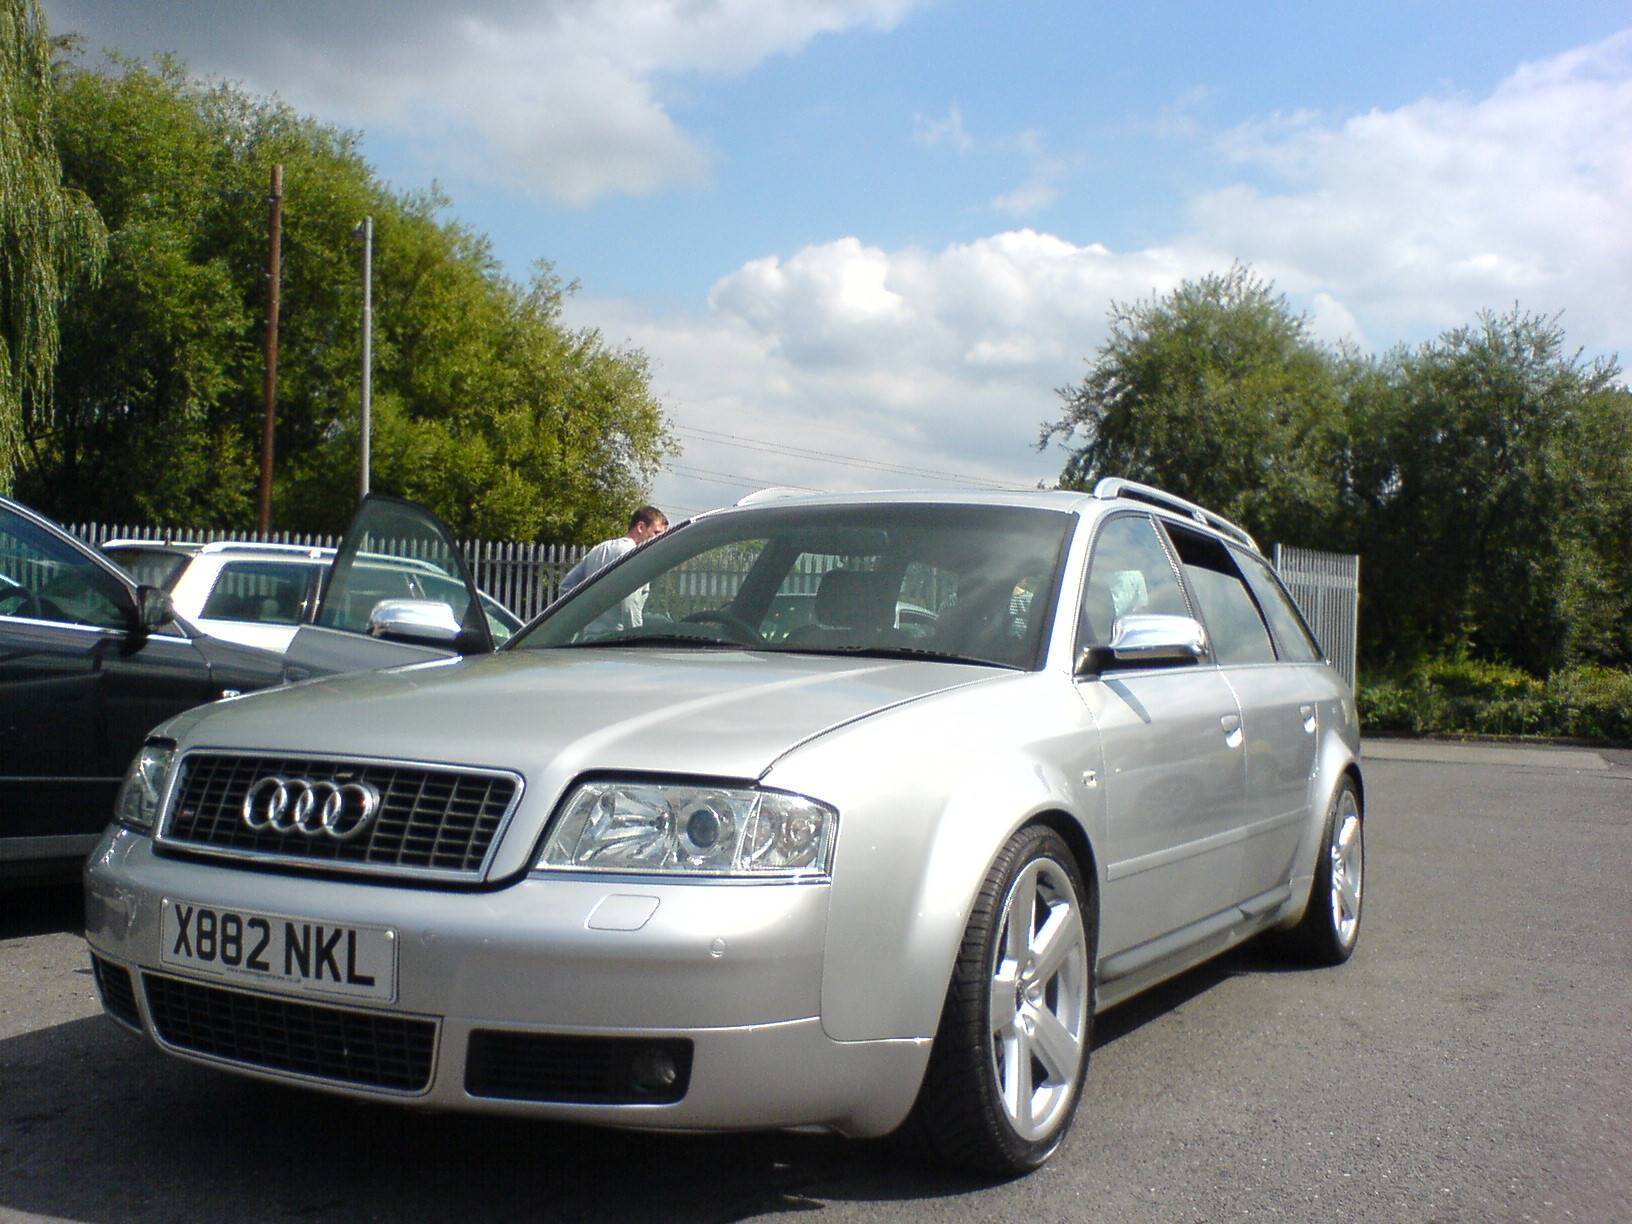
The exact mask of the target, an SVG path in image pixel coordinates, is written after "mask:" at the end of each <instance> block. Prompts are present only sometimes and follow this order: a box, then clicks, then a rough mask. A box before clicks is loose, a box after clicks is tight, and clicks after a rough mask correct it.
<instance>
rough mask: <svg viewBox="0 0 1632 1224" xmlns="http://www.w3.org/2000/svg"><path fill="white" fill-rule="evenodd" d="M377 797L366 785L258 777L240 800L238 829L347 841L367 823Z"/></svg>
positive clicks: (377, 794) (372, 789) (377, 809)
mask: <svg viewBox="0 0 1632 1224" xmlns="http://www.w3.org/2000/svg"><path fill="white" fill-rule="evenodd" d="M379 810H380V792H379V791H378V790H377V789H376V788H375V787H374V786H373V784H372V783H369V782H326V781H325V782H313V781H312V780H311V779H310V778H280V777H277V776H273V777H270V778H262V779H261V780H260V781H259V782H257V783H255V785H254V786H252V787H250V788H249V794H247V795H245V796H244V808H243V813H244V824H245V825H246V826H247V827H248V828H250V829H253V830H254V831H255V832H257V833H260V832H272V833H279V834H288V833H299V834H301V835H302V836H303V837H332V838H334V839H335V840H336V841H350V840H351V839H352V838H354V837H356V836H357V835H358V834H359V833H361V832H362V831H363V830H364V829H366V828H368V826H369V824H370V823H372V822H373V820H374V816H375V814H376V813H377V812H378V811H379Z"/></svg>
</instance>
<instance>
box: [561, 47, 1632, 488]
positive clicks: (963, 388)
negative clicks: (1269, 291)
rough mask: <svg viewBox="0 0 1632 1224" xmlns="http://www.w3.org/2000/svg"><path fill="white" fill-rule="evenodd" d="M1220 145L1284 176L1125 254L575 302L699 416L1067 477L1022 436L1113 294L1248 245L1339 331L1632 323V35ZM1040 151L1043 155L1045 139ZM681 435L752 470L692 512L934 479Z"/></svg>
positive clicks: (989, 471)
mask: <svg viewBox="0 0 1632 1224" xmlns="http://www.w3.org/2000/svg"><path fill="white" fill-rule="evenodd" d="M1022 148H1023V149H1024V148H1025V146H1024V145H1022ZM1222 148H1223V150H1224V151H1225V152H1226V153H1227V154H1228V156H1229V157H1230V158H1231V159H1233V161H1232V164H1236V165H1239V166H1241V167H1244V168H1245V169H1248V170H1250V171H1252V172H1254V173H1256V174H1260V175H1264V174H1267V175H1269V176H1271V177H1272V178H1273V179H1274V180H1275V181H1276V183H1277V186H1276V188H1275V189H1274V190H1270V189H1268V188H1266V187H1265V186H1263V185H1261V184H1257V183H1247V182H1233V183H1227V184H1225V185H1223V186H1219V187H1217V188H1214V189H1212V190H1210V191H1207V192H1205V193H1203V194H1200V195H1198V196H1196V197H1195V198H1194V199H1193V200H1192V202H1191V207H1190V213H1189V217H1190V224H1189V226H1188V230H1187V232H1186V233H1185V234H1183V235H1182V236H1180V237H1178V238H1176V239H1175V240H1174V241H1173V242H1171V243H1168V244H1165V245H1163V246H1160V247H1152V248H1149V249H1145V250H1138V251H1126V252H1116V251H1112V250H1110V249H1108V248H1106V247H1105V246H1103V245H1100V244H1096V243H1077V242H1072V241H1070V240H1068V239H1065V238H1062V237H1059V236H1056V235H1051V234H1047V233H1042V232H1038V231H1037V230H1034V229H1013V230H1007V231H1005V232H1002V233H997V234H993V235H991V236H989V237H985V238H980V239H978V240H975V241H972V242H964V243H957V244H953V245H949V246H946V247H944V248H942V249H940V250H934V251H930V250H923V249H919V248H912V247H909V248H904V249H899V250H885V249H883V248H880V247H877V246H873V245H869V244H868V243H866V242H864V241H863V240H861V239H860V238H856V237H848V238H842V239H838V240H835V241H832V242H826V243H820V244H815V245H811V246H807V247H805V248H804V249H802V250H799V251H797V252H795V253H793V254H792V255H789V256H787V257H785V258H779V257H776V256H768V257H765V258H761V259H756V260H753V261H751V262H749V263H747V264H744V265H743V266H742V267H740V268H738V269H737V270H736V271H734V272H731V273H729V274H728V275H726V276H724V277H722V278H721V279H720V280H719V281H718V282H717V283H716V285H715V286H714V289H713V292H712V294H711V295H710V300H709V304H710V311H709V313H708V314H707V315H706V316H701V317H689V318H672V317H671V318H668V319H657V318H652V317H650V316H648V315H645V314H643V313H641V312H640V311H638V310H633V309H630V308H627V307H623V306H617V305H615V304H610V303H594V304H593V305H591V304H588V303H583V304H580V305H579V306H578V307H577V309H580V310H583V311H584V312H585V317H586V318H587V317H593V316H595V315H596V314H597V313H599V312H602V311H622V312H623V313H622V314H621V316H620V317H621V318H622V320H623V325H624V327H625V329H626V332H627V334H628V335H629V336H630V337H631V338H632V339H633V341H634V342H635V343H637V344H639V345H640V346H641V347H643V348H644V349H645V350H646V351H647V352H648V353H650V354H651V355H652V356H653V357H654V359H655V361H656V366H657V379H656V382H657V386H658V388H659V390H660V392H661V393H662V394H663V395H664V396H665V398H666V400H667V402H668V403H669V405H670V406H671V410H672V412H673V415H674V417H675V419H676V421H677V422H678V423H679V425H680V426H681V427H682V429H683V430H685V429H687V428H695V427H702V428H703V429H706V430H712V431H723V432H725V433H728V434H734V435H737V436H738V437H739V438H740V437H746V438H751V439H771V440H778V439H780V440H783V441H784V442H785V443H787V444H788V445H798V446H802V447H804V448H806V449H819V450H825V451H829V452H832V453H835V454H843V455H849V456H868V457H872V458H874V459H876V460H881V461H886V462H891V463H895V464H899V465H904V466H912V467H917V468H920V469H925V470H934V471H942V472H947V473H956V474H961V475H964V476H974V477H979V478H981V479H991V480H1000V481H1008V482H1011V483H1018V484H1028V483H1032V482H1034V481H1036V480H1038V479H1050V478H1052V477H1054V476H1056V475H1057V474H1058V472H1059V469H1060V466H1061V456H1060V455H1059V454H1058V452H1055V453H1051V454H1047V455H1039V454H1037V453H1036V452H1035V451H1034V450H1032V448H1031V446H1030V443H1031V442H1032V441H1033V440H1034V439H1035V437H1036V435H1037V431H1038V428H1039V425H1040V423H1041V422H1042V421H1044V420H1045V419H1052V418H1053V417H1055V416H1057V415H1058V413H1059V411H1060V404H1059V401H1058V399H1057V398H1056V396H1055V395H1054V388H1056V387H1059V386H1063V385H1068V384H1070V383H1073V382H1075V381H1076V380H1077V379H1079V378H1080V377H1081V375H1082V373H1083V372H1084V368H1085V365H1084V363H1085V360H1086V359H1088V358H1091V357H1092V355H1093V354H1094V352H1095V351H1096V349H1097V348H1098V346H1099V345H1100V344H1101V343H1102V342H1103V339H1104V336H1105V327H1106V310H1107V307H1108V306H1109V305H1110V303H1111V302H1113V301H1119V302H1124V303H1126V302H1131V301H1135V300H1139V299H1144V298H1148V297H1149V296H1151V295H1152V294H1161V293H1164V292H1166V291H1168V290H1169V289H1172V288H1173V287H1175V286H1176V285H1177V284H1178V283H1179V282H1180V281H1181V280H1182V279H1184V278H1186V277H1195V276H1199V275H1202V274H1204V273H1207V272H1216V271H1222V270H1224V269H1226V268H1228V267H1229V265H1230V264H1231V262H1232V261H1233V260H1236V259H1240V260H1243V261H1247V262H1250V263H1252V264H1253V266H1254V268H1255V270H1256V271H1257V272H1258V273H1259V274H1260V275H1263V276H1266V277H1268V278H1269V279H1271V280H1273V281H1274V282H1275V283H1276V284H1277V285H1278V286H1279V287H1280V288H1281V289H1282V290H1284V291H1286V292H1287V293H1288V294H1289V295H1290V296H1291V298H1292V300H1293V303H1294V305H1295V306H1297V307H1299V308H1301V309H1304V310H1306V311H1307V312H1308V313H1309V317H1310V326H1311V329H1312V331H1313V333H1314V334H1315V335H1316V336H1317V337H1318V338H1320V339H1322V340H1326V341H1330V342H1336V341H1339V340H1342V339H1345V338H1347V339H1352V340H1354V341H1355V342H1356V343H1358V344H1360V345H1361V346H1362V347H1369V346H1372V345H1387V344H1391V343H1394V342H1395V341H1397V340H1401V339H1413V338H1416V337H1417V336H1428V335H1433V334H1435V333H1437V332H1438V331H1439V330H1441V329H1443V328H1444V327H1447V326H1454V325H1458V324H1462V323H1466V322H1468V321H1470V320H1471V319H1472V317H1473V315H1474V313H1475V312H1476V311H1478V310H1480V309H1482V308H1495V309H1503V308H1506V307H1507V306H1509V305H1511V304H1512V303H1513V302H1514V301H1515V300H1517V301H1518V302H1519V304H1520V305H1521V306H1523V307H1525V308H1526V309H1530V310H1535V311H1541V312H1552V311H1555V310H1561V309H1562V310H1564V311H1565V312H1566V313H1565V320H1564V322H1565V326H1566V328H1567V329H1568V334H1569V336H1570V338H1571V340H1572V341H1575V342H1577V343H1582V344H1585V345H1587V346H1588V347H1589V348H1593V347H1598V348H1602V349H1612V348H1614V347H1615V345H1616V344H1617V343H1618V342H1621V341H1624V338H1625V337H1626V336H1627V335H1628V334H1632V226H1629V225H1627V223H1626V218H1627V217H1629V216H1632V33H1628V34H1623V35H1621V36H1618V37H1616V38H1613V39H1609V40H1607V41H1606V42H1603V43H1600V44H1597V45H1595V46H1592V47H1587V48H1582V49H1581V50H1579V51H1576V52H1572V53H1570V54H1568V55H1564V56H1560V57H1557V58H1555V59H1552V60H1548V61H1545V62H1541V63H1537V64H1531V65H1527V66H1525V67H1523V68H1521V69H1519V70H1518V71H1516V72H1514V73H1513V74H1512V75H1511V76H1510V77H1509V78H1508V79H1507V80H1506V81H1504V82H1503V83H1502V84H1501V85H1500V86H1499V87H1498V88H1497V89H1495V90H1494V91H1492V92H1491V93H1490V94H1489V96H1487V97H1483V98H1462V97H1454V98H1430V99H1425V100H1422V101H1419V102H1416V103H1413V104H1412V105H1409V106H1404V107H1400V108H1398V109H1395V110H1391V111H1372V112H1369V113H1367V114H1364V115H1358V116H1354V117H1352V118H1348V119H1344V120H1336V121H1329V120H1323V119H1321V118H1320V117H1318V116H1315V115H1312V114H1297V115H1289V116H1280V117H1275V118H1272V119H1269V120H1266V121H1264V122H1262V123H1259V124H1255V125H1251V126H1247V127H1241V128H1238V129H1235V130H1234V131H1231V132H1229V133H1227V134H1226V136H1225V137H1224V138H1223V140H1222ZM1029 151H1030V152H1032V153H1034V154H1035V155H1036V156H1038V157H1039V158H1041V157H1042V145H1041V141H1040V140H1036V141H1035V142H1034V143H1033V144H1032V145H1031V146H1030V149H1029ZM682 436H683V438H684V440H685V442H686V445H687V448H688V450H687V455H686V457H685V458H684V459H683V460H682V461H681V463H682V464H683V465H685V466H688V467H692V468H693V470H696V469H697V468H702V469H707V470H708V471H712V472H715V473H720V472H724V473H732V474H737V475H739V476H741V477H742V484H741V485H739V486H737V487H732V486H731V485H730V483H729V482H726V483H724V484H722V483H718V478H717V477H716V483H712V484H706V485H705V484H701V483H697V482H695V481H691V480H688V479H687V478H685V477H682V476H669V477H666V478H665V479H664V481H662V482H660V484H659V486H658V492H659V493H660V494H662V495H664V496H669V497H671V498H675V499H678V500H680V501H683V502H685V503H688V504H691V505H694V506H702V505H713V504H718V503H720V502H722V501H727V500H730V499H732V498H734V497H735V496H738V495H739V494H740V493H741V492H744V491H746V489H747V488H748V487H750V486H751V485H753V484H755V483H786V484H796V485H820V486H823V487H829V488H858V487H870V486H871V487H876V486H879V485H903V484H911V485H934V484H936V483H941V482H939V481H937V479H935V478H933V477H927V476H913V475H905V474H888V473H881V472H878V471H866V470H862V469H857V468H853V467H846V466H843V465H838V464H831V463H824V462H822V461H820V460H819V459H813V458H811V457H809V456H805V457H799V456H794V455H792V454H789V453H786V451H785V450H784V451H783V452H781V453H773V452H768V451H765V450H757V451H755V450H748V449H743V448H740V447H738V448H733V447H731V446H729V445H726V444H724V443H722V442H721V441H720V439H719V438H718V437H717V436H704V435H699V434H683V435H682Z"/></svg>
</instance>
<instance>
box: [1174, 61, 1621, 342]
mask: <svg viewBox="0 0 1632 1224" xmlns="http://www.w3.org/2000/svg"><path fill="white" fill-rule="evenodd" d="M1223 148H1224V150H1225V151H1226V152H1227V153H1228V154H1229V155H1230V156H1231V157H1232V158H1234V159H1235V160H1236V161H1237V162H1238V163H1240V164H1242V165H1244V166H1246V167H1248V168H1251V169H1256V170H1261V171H1265V172H1267V173H1269V174H1270V175H1272V176H1274V177H1276V178H1278V179H1279V180H1280V184H1281V186H1280V187H1279V189H1277V190H1266V189H1263V188H1261V187H1258V186H1249V185H1246V184H1242V183H1236V184H1231V185H1228V186H1225V187H1222V188H1219V189H1217V190H1213V191H1210V192H1207V193H1205V194H1202V195H1200V196H1198V197H1197V198H1196V199H1195V200H1194V201H1192V205H1191V219H1192V223H1193V225H1194V228H1195V231H1196V233H1197V234H1199V235H1201V236H1203V237H1204V238H1205V240H1206V241H1207V242H1208V243H1209V244H1210V245H1216V246H1219V247H1221V248H1223V249H1225V250H1228V251H1230V252H1232V253H1233V254H1234V255H1236V256H1237V257H1239V258H1240V259H1242V260H1246V261H1250V262H1252V263H1253V264H1254V265H1255V266H1256V267H1257V268H1258V269H1259V271H1260V272H1263V273H1265V274H1266V275H1271V276H1273V277H1274V279H1275V280H1276V281H1277V282H1278V283H1279V284H1280V285H1281V287H1282V288H1284V289H1287V290H1289V291H1291V292H1293V293H1298V294H1309V295H1313V294H1317V293H1324V294H1326V295H1327V296H1328V298H1329V300H1330V302H1331V303H1333V304H1337V303H1341V304H1342V306H1343V308H1344V310H1346V311H1347V312H1349V313H1350V314H1351V315H1352V316H1353V317H1355V318H1357V319H1364V320H1366V323H1367V327H1368V329H1369V330H1371V331H1373V332H1374V333H1376V334H1378V335H1398V334H1411V333H1416V332H1422V331H1428V332H1433V331H1437V330H1439V329H1441V328H1444V327H1447V326H1453V325H1456V324H1460V323H1464V322H1467V321H1468V320H1469V319H1470V318H1471V317H1472V315H1473V314H1474V312H1476V311H1477V310H1479V309H1481V308H1487V307H1489V308H1496V309H1501V308H1505V307H1508V306H1511V305H1512V304H1513V303H1514V302H1515V301H1517V302H1518V303H1519V305H1520V306H1522V307H1524V308H1526V309H1531V310H1536V311H1544V312H1551V311H1554V310H1559V309H1563V310H1565V311H1566V312H1567V313H1566V318H1565V325H1566V327H1567V329H1568V331H1569V334H1570V337H1571V339H1572V340H1576V341H1578V342H1580V343H1582V344H1586V345H1588V346H1589V347H1605V348H1612V347H1614V345H1615V344H1616V343H1617V342H1624V339H1625V337H1626V336H1627V335H1628V334H1629V333H1632V225H1629V224H1628V223H1627V218H1628V217H1629V216H1632V31H1628V32H1624V33H1622V34H1619V35H1617V36H1615V37H1613V38H1610V39H1607V40H1605V41H1603V42H1600V43H1597V44H1594V45H1592V46H1588V47H1583V48H1580V49H1578V50H1575V51H1571V52H1569V53H1567V54H1565V55H1560V56H1557V57H1555V58H1553V59H1549V60H1544V61H1540V62H1537V63H1534V64H1528V65H1525V66H1523V67H1521V68H1519V69H1518V70H1517V71H1515V72H1514V73H1513V74H1512V75H1511V76H1509V77H1508V78H1507V79H1506V80H1505V81H1503V82H1502V83H1501V85H1500V86H1498V87H1497V88H1496V89H1495V90H1494V91H1493V92H1491V93H1490V95H1489V96H1487V97H1483V98H1467V97H1435V98H1428V99H1424V100H1421V101H1418V102H1415V103H1413V104H1411V105H1409V106H1403V107H1400V108H1398V109H1395V110H1390V111H1378V110H1374V111H1370V112H1367V113H1366V114H1362V115H1356V116H1353V117H1351V118H1348V119H1345V120H1342V121H1336V122H1329V121H1323V120H1322V119H1321V118H1319V117H1318V116H1315V115H1313V114H1308V113H1301V114H1295V115H1288V116H1281V117H1276V118H1273V119H1270V120H1267V121H1264V122H1261V123H1257V124H1252V125H1247V126H1244V127H1241V128H1238V129H1236V130H1235V131H1233V132H1231V133H1229V134H1228V136H1227V138H1226V139H1225V141H1224V142H1223Z"/></svg>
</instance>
